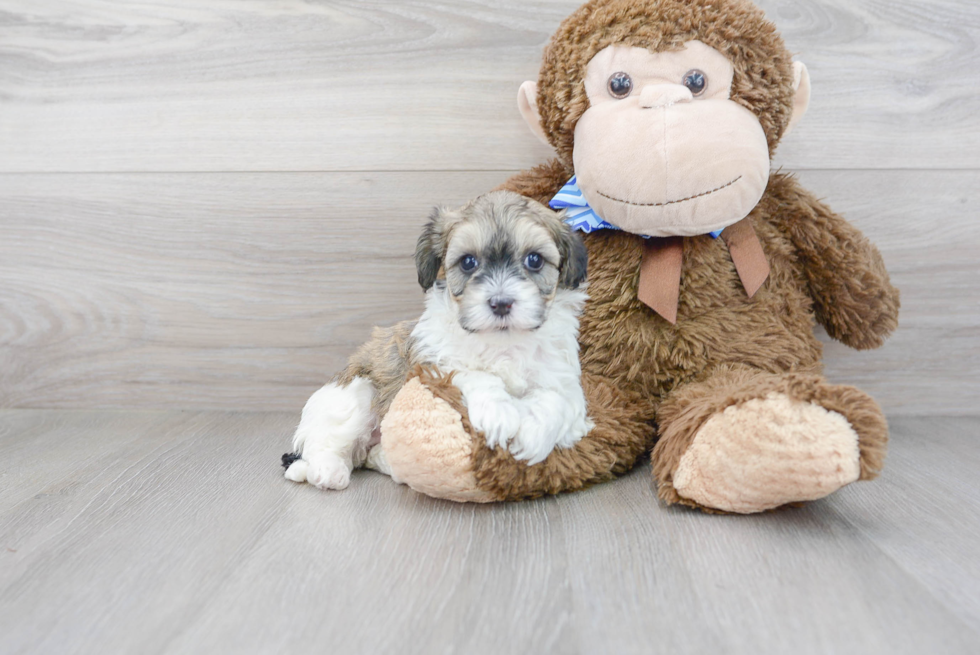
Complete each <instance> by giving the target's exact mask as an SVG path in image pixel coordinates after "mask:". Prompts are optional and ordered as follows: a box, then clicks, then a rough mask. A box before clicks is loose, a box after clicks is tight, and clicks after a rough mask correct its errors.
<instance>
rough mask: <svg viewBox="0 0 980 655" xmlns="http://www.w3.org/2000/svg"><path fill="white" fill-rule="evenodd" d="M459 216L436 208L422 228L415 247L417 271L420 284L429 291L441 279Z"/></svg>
mask: <svg viewBox="0 0 980 655" xmlns="http://www.w3.org/2000/svg"><path fill="white" fill-rule="evenodd" d="M458 219H459V216H458V215H457V214H456V213H455V212H453V211H450V210H448V209H446V208H444V207H436V208H435V209H433V210H432V213H431V214H429V222H428V223H426V224H425V227H424V228H422V234H420V235H419V241H418V244H417V245H416V247H415V269H416V270H417V271H418V274H419V284H420V285H422V288H423V289H425V290H429V289H430V288H432V285H433V284H435V283H436V279H437V278H438V277H439V270H440V269H441V268H442V258H443V255H444V254H445V252H446V243H447V241H448V239H449V230H450V227H451V226H452V224H453V223H455V222H456V221H457V220H458Z"/></svg>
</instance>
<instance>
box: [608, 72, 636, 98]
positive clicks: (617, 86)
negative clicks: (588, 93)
mask: <svg viewBox="0 0 980 655" xmlns="http://www.w3.org/2000/svg"><path fill="white" fill-rule="evenodd" d="M608 88H609V95H611V96H612V97H614V98H619V99H620V100H621V99H623V98H625V97H626V96H628V95H629V94H630V92H631V91H632V90H633V78H631V77H630V76H629V75H627V74H626V73H613V74H612V75H611V76H610V77H609V84H608Z"/></svg>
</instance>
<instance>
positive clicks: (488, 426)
mask: <svg viewBox="0 0 980 655" xmlns="http://www.w3.org/2000/svg"><path fill="white" fill-rule="evenodd" d="M468 400H469V406H468V407H467V413H468V414H469V416H470V423H472V424H473V427H474V428H475V429H477V430H479V431H480V432H483V437H484V439H485V440H486V442H487V447H489V448H496V447H497V446H505V447H506V446H507V443H508V442H509V441H510V440H511V439H513V438H514V436H515V435H516V434H517V431H518V430H519V429H520V427H521V413H520V412H519V411H518V409H517V407H516V406H515V405H514V402H513V401H512V400H511V399H510V397H508V396H506V395H503V397H495V396H490V395H483V394H480V395H478V396H476V397H473V398H469V399H468Z"/></svg>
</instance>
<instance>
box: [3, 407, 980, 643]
mask: <svg viewBox="0 0 980 655" xmlns="http://www.w3.org/2000/svg"><path fill="white" fill-rule="evenodd" d="M295 418H296V417H295V416H294V415H292V414H285V413H275V414H273V413H253V414H248V413H225V412H177V411H163V412H149V411H140V412H135V411H134V412H110V411H67V410H4V411H0V635H2V638H0V653H5V654H6V653H48V652H58V653H115V652H129V653H197V652H201V653H204V652H208V653H214V652H219V653H220V652H236V653H273V652H297V653H300V652H319V653H387V652H398V653H402V652H404V653H483V652H500V653H507V652H514V653H517V652H535V653H538V652H540V653H650V652H672V653H676V652H681V653H700V652H726V653H742V652H745V653H749V652H752V653H759V652H773V653H787V652H792V653H879V652H880V653H886V652H887V653H923V652H930V653H971V652H972V653H975V652H978V650H980V600H978V599H980V557H978V552H980V509H978V506H980V503H978V500H980V491H978V486H977V484H976V482H975V480H976V473H975V472H976V470H977V466H978V464H980V450H978V449H977V448H976V446H975V444H976V443H977V440H976V437H977V434H976V433H977V432H978V428H980V419H977V418H955V419H937V418H932V419H917V418H899V419H894V420H893V423H894V425H893V441H892V447H891V455H890V458H889V461H888V465H887V467H886V470H885V473H884V475H883V476H882V478H881V479H880V480H878V481H875V482H873V483H864V484H858V485H852V486H851V487H849V488H847V489H844V490H842V491H841V492H840V493H838V494H836V495H835V496H832V497H831V498H828V499H826V500H824V501H820V502H816V503H812V504H809V505H806V506H804V507H801V508H793V509H786V510H781V511H777V512H772V513H767V514H763V515H758V516H748V517H744V516H710V515H704V514H700V513H698V512H693V511H689V510H685V509H674V508H665V507H663V506H662V505H659V504H658V503H657V502H656V497H655V493H654V490H653V488H652V485H651V482H650V475H649V466H648V465H646V464H645V465H642V466H640V467H639V468H638V469H637V470H635V471H633V472H632V473H631V474H630V475H627V476H626V477H624V478H622V479H620V480H617V481H615V482H612V483H609V484H605V485H600V486H598V487H595V488H593V489H590V490H588V491H585V492H580V493H577V494H571V495H566V496H561V497H557V498H546V499H541V500H538V501H533V502H527V503H518V504H508V505H494V506H474V505H457V504H453V503H448V502H442V501H436V500H433V499H430V498H427V497H424V496H420V495H418V494H416V493H415V492H413V491H411V490H410V489H408V488H406V487H403V486H399V485H396V484H394V483H392V482H391V481H390V480H389V479H388V478H386V477H384V476H381V475H379V474H376V473H372V472H366V471H364V472H359V473H357V474H356V475H355V476H354V479H353V481H352V484H351V487H350V488H349V489H348V490H346V491H344V492H332V493H325V492H320V491H317V490H315V489H313V488H311V487H309V486H300V485H295V484H292V483H288V482H286V481H285V480H283V479H282V477H281V474H280V470H279V469H278V467H277V466H276V460H277V459H278V456H279V455H280V454H281V452H282V451H283V450H284V446H285V444H286V443H287V441H288V436H289V433H290V430H291V428H292V427H293V424H294V421H295Z"/></svg>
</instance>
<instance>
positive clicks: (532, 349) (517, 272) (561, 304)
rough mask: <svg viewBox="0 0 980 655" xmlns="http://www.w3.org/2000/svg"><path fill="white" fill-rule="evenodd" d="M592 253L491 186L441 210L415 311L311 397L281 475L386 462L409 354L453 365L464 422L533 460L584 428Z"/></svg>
mask: <svg viewBox="0 0 980 655" xmlns="http://www.w3.org/2000/svg"><path fill="white" fill-rule="evenodd" d="M586 261H587V254H586V251H585V247H584V246H583V244H582V241H581V239H580V238H579V236H578V234H577V233H575V232H572V231H571V230H570V229H569V228H568V226H567V225H565V224H564V223H563V222H562V220H561V215H559V214H556V213H555V212H553V211H551V210H549V209H547V208H546V207H544V206H543V205H540V204H538V203H536V202H534V201H533V200H528V199H527V198H524V197H522V196H519V195H517V194H515V193H510V192H506V191H497V192H493V193H489V194H486V195H484V196H480V197H479V198H477V199H476V200H474V201H472V202H470V203H469V204H467V205H465V206H464V207H462V208H460V209H457V210H447V209H436V210H435V212H434V213H433V215H432V216H431V218H430V220H429V222H428V224H427V225H426V226H425V229H424V230H423V232H422V235H421V236H420V237H419V240H418V247H417V249H416V252H415V262H416V266H417V269H418V277H419V283H420V284H421V285H422V288H424V289H425V290H426V296H425V311H424V312H423V314H422V316H421V317H420V318H419V320H418V321H405V322H402V323H399V324H397V325H395V326H394V327H391V328H375V330H374V332H373V334H372V337H371V340H370V341H368V342H367V343H366V344H364V345H363V346H362V347H361V348H360V349H359V350H358V351H357V352H356V353H354V355H353V356H352V357H351V359H350V362H349V364H348V366H347V368H346V369H345V370H344V371H343V372H342V373H341V374H340V375H339V376H338V377H337V378H336V379H335V380H334V381H333V382H330V383H328V384H327V385H325V386H324V387H323V388H321V389H320V390H319V391H317V392H316V393H314V394H313V396H312V397H311V398H310V399H309V401H308V402H307V403H306V406H305V407H304V408H303V415H302V418H301V420H300V424H299V427H298V428H297V429H296V434H295V436H294V438H293V451H294V452H293V453H289V454H287V455H284V456H283V465H284V466H285V467H286V477H287V478H289V479H290V480H294V481H297V482H303V481H306V482H310V483H311V484H314V485H316V486H317V487H320V488H322V489H343V488H345V487H346V486H347V485H348V483H349V482H350V473H351V470H352V469H353V468H355V467H358V466H368V467H370V468H374V469H377V470H380V471H382V472H384V473H388V472H389V471H388V470H387V465H386V464H385V461H384V453H383V451H382V449H381V447H380V445H379V443H380V429H379V426H380V423H381V418H382V417H383V416H384V415H385V413H386V412H387V411H388V407H389V405H390V404H391V401H392V399H393V398H394V397H395V395H396V394H397V393H398V391H399V389H401V387H402V385H403V384H404V382H405V379H406V376H407V375H408V373H409V371H411V370H412V369H413V368H414V367H415V366H416V365H418V364H434V365H436V366H438V367H439V368H440V369H441V370H443V371H453V372H454V375H453V378H452V380H453V383H454V384H455V385H456V386H457V387H458V388H459V389H460V391H462V394H463V398H464V401H465V403H466V406H467V411H468V413H469V418H470V421H471V423H472V424H473V426H474V427H475V428H476V429H477V430H480V431H482V432H483V433H484V435H485V437H486V440H487V443H488V444H489V445H490V446H491V447H495V446H502V447H506V448H508V449H509V450H510V451H511V453H513V455H514V456H515V457H516V458H517V459H521V460H526V461H527V462H528V464H536V463H538V462H540V461H542V460H544V459H545V458H546V457H547V456H548V454H549V453H550V452H551V451H552V449H554V448H555V447H560V448H561V447H565V448H567V447H569V446H571V445H573V444H574V443H575V442H577V441H578V440H579V439H581V438H582V437H583V436H585V434H586V433H588V431H589V430H590V429H591V428H592V422H591V421H590V420H589V419H588V417H587V415H586V407H585V397H584V395H583V393H582V387H581V382H580V374H581V370H580V368H579V359H578V317H579V314H580V313H581V310H582V306H583V305H584V303H585V300H586V294H585V292H584V290H583V289H584V287H583V282H584V280H585V273H586Z"/></svg>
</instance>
